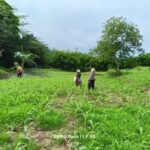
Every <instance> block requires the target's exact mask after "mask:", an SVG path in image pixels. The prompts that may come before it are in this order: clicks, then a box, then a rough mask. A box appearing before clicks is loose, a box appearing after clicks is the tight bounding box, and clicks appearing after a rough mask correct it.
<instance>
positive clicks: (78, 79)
mask: <svg viewBox="0 0 150 150" xmlns="http://www.w3.org/2000/svg"><path fill="white" fill-rule="evenodd" d="M76 72H77V74H76V76H75V78H74V81H75V84H76V86H82V80H81V71H80V69H78V70H77V71H76Z"/></svg>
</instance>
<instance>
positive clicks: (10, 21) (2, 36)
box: [0, 0, 20, 65]
mask: <svg viewBox="0 0 150 150" xmlns="http://www.w3.org/2000/svg"><path fill="white" fill-rule="evenodd" d="M19 18H20V17H18V16H16V15H15V14H14V9H13V8H12V7H11V6H10V5H9V4H8V3H7V2H5V1H4V0H0V49H3V50H4V51H3V57H2V59H1V61H2V62H3V64H4V65H11V64H12V63H13V55H14V52H15V51H16V50H17V48H18V45H19V39H20V36H19V26H20V21H19Z"/></svg>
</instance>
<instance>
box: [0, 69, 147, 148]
mask: <svg viewBox="0 0 150 150" xmlns="http://www.w3.org/2000/svg"><path fill="white" fill-rule="evenodd" d="M26 72H27V75H24V77H23V78H21V79H19V78H17V77H11V78H9V79H4V80H0V149H4V150H74V149H75V150H149V149H150V70H149V68H142V67H137V68H135V69H133V70H122V72H123V75H122V76H119V77H115V76H112V75H111V73H112V72H111V71H108V72H97V75H96V89H95V90H93V91H89V90H88V89H87V81H88V75H89V73H88V72H86V73H82V80H83V86H82V87H76V86H75V84H74V82H73V77H74V75H75V73H73V72H64V71H60V70H48V69H47V70H46V69H45V70H44V69H43V70H42V69H41V70H40V69H35V70H34V69H33V70H27V71H26Z"/></svg>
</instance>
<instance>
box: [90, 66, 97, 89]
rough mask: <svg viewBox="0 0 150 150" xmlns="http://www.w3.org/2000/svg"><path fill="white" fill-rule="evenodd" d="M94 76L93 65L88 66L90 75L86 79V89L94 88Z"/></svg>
mask: <svg viewBox="0 0 150 150" xmlns="http://www.w3.org/2000/svg"><path fill="white" fill-rule="evenodd" d="M95 76H96V71H95V68H94V66H93V65H91V66H90V76H89V80H88V89H92V90H93V89H94V88H95V79H96V78H95Z"/></svg>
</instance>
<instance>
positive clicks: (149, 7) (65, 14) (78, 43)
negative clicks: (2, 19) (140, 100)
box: [6, 0, 150, 52]
mask: <svg viewBox="0 0 150 150" xmlns="http://www.w3.org/2000/svg"><path fill="white" fill-rule="evenodd" d="M6 1H7V2H8V3H9V4H11V5H12V6H13V7H15V8H16V9H17V14H19V15H26V16H27V18H26V20H25V21H26V22H27V23H29V25H27V26H25V27H24V28H25V29H26V30H28V31H30V32H31V33H33V34H34V35H35V36H37V37H38V38H40V39H41V40H42V41H44V42H45V43H46V44H48V46H49V47H50V48H56V49H62V50H75V49H77V48H78V49H79V51H81V52H88V51H89V49H92V48H94V47H95V46H96V42H97V41H98V40H99V39H100V36H101V33H102V28H103V23H104V22H106V20H108V19H109V18H110V17H113V16H116V17H118V16H122V17H125V18H127V20H128V21H130V22H133V23H135V24H137V25H138V27H139V29H140V31H141V34H142V35H143V36H144V37H143V39H144V41H143V47H144V48H145V49H146V51H147V52H150V46H149V39H150V19H149V18H150V17H149V15H150V0H6Z"/></svg>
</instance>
